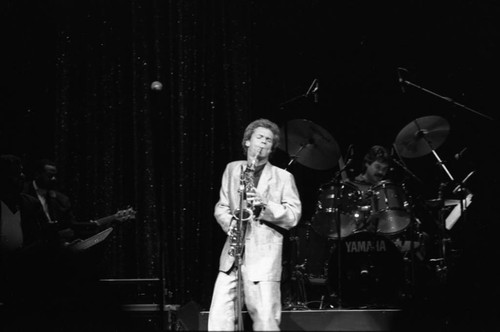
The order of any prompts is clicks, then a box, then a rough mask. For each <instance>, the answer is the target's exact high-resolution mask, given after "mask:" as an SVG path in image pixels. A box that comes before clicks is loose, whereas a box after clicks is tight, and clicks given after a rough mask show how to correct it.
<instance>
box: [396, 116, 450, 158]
mask: <svg viewBox="0 0 500 332" xmlns="http://www.w3.org/2000/svg"><path fill="white" fill-rule="evenodd" d="M449 132H450V125H449V123H448V121H447V120H446V119H444V118H442V117H440V116H437V115H429V116H424V117H421V118H418V119H415V120H413V121H412V122H410V123H408V124H407V125H406V126H405V127H404V128H403V129H402V130H401V131H400V132H399V134H398V135H397V137H396V140H395V143H394V144H395V147H396V149H397V151H398V153H399V155H401V156H402V157H405V158H417V157H422V156H425V155H426V154H428V153H431V151H432V150H436V149H437V148H438V147H440V146H441V144H443V143H444V141H445V140H446V137H447V136H448V133H449Z"/></svg>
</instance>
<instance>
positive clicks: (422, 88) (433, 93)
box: [399, 68, 495, 121]
mask: <svg viewBox="0 0 500 332" xmlns="http://www.w3.org/2000/svg"><path fill="white" fill-rule="evenodd" d="M401 69H403V68H401ZM399 81H400V82H401V83H402V84H406V85H408V86H412V87H414V88H416V89H418V90H420V91H423V92H425V93H428V94H430V95H433V96H435V97H438V98H440V99H442V100H444V101H447V102H449V103H451V104H453V105H455V106H458V107H460V108H463V109H465V110H467V111H469V112H472V113H474V114H476V115H479V116H481V117H483V118H485V119H488V120H492V121H493V120H495V119H494V118H492V117H491V116H488V115H486V114H483V113H480V112H478V111H476V110H474V109H472V108H470V107H468V106H465V105H463V104H460V103H457V102H456V101H455V100H453V99H452V98H450V97H445V96H442V95H440V94H437V93H436V92H433V91H431V90H429V89H426V88H424V87H422V86H420V85H417V84H415V83H413V82H411V81H408V80H405V79H403V78H400V79H399Z"/></svg>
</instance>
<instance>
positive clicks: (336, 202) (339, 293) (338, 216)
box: [333, 158, 352, 309]
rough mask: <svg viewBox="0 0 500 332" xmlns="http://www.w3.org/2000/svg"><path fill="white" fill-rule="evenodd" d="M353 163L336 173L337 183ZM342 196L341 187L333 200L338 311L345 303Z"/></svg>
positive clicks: (350, 160)
mask: <svg viewBox="0 0 500 332" xmlns="http://www.w3.org/2000/svg"><path fill="white" fill-rule="evenodd" d="M351 162H352V158H351V159H349V160H347V162H346V163H345V165H344V166H343V167H342V168H341V169H339V170H338V171H337V172H336V173H335V175H334V177H333V178H334V181H335V182H336V183H340V181H341V176H342V172H344V171H345V170H346V169H347V167H349V166H350V164H351ZM341 195H342V190H341V188H340V187H339V191H338V194H336V195H334V197H333V199H334V202H333V206H335V207H336V210H335V218H336V220H337V224H336V225H335V226H336V228H337V294H335V295H336V298H337V299H336V300H337V308H338V309H342V306H343V303H342V262H341V261H342V255H341V251H342V234H341V231H342V228H341V213H340V202H341V198H342V197H340V196H341Z"/></svg>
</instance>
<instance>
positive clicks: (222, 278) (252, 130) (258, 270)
mask: <svg viewBox="0 0 500 332" xmlns="http://www.w3.org/2000/svg"><path fill="white" fill-rule="evenodd" d="M279 136H280V131H279V128H278V126H277V125H276V124H275V123H273V122H271V121H269V120H267V119H258V120H255V121H253V122H252V123H250V124H249V125H248V126H247V128H246V129H245V133H244V135H243V140H242V146H243V150H244V152H245V155H246V160H239V161H233V162H230V163H229V164H227V166H226V169H225V171H224V174H223V176H222V185H221V188H220V198H219V201H218V202H217V204H216V205H215V211H214V216H215V218H216V220H217V222H218V223H219V224H220V226H221V227H222V229H223V231H224V232H225V233H227V234H228V238H227V239H226V243H225V245H224V248H223V250H222V253H221V256H220V264H219V273H218V276H217V280H216V282H215V286H214V290H213V296H212V303H211V306H210V315H209V320H208V329H209V330H210V331H231V330H234V329H235V326H236V325H235V321H236V319H237V314H238V313H237V312H235V303H236V300H237V289H238V287H237V285H238V281H237V280H238V279H237V272H238V271H237V264H235V257H234V256H235V255H230V254H229V251H230V248H231V234H232V231H233V230H234V227H235V225H236V224H237V223H238V219H237V218H238V217H239V213H236V215H235V211H236V210H237V209H239V207H240V201H241V193H240V191H239V190H238V189H239V188H240V182H241V175H242V172H244V171H245V169H247V168H248V167H249V166H251V167H250V168H251V169H252V170H253V184H254V188H255V190H250V191H248V192H246V203H248V204H249V206H251V210H252V211H253V213H252V214H251V215H252V216H251V217H250V218H249V219H248V220H247V221H244V223H245V225H246V227H245V228H246V231H245V237H244V241H243V243H244V249H243V250H244V251H243V255H242V260H241V277H242V289H243V294H242V297H244V304H245V305H246V309H247V311H248V313H249V315H250V317H251V318H252V322H253V330H254V331H277V330H279V324H280V321H281V293H280V282H281V272H282V262H281V260H282V249H283V230H289V229H291V228H292V227H294V226H296V225H297V223H298V222H299V220H300V217H301V213H302V206H301V202H300V197H299V193H298V190H297V187H296V184H295V179H294V177H293V175H292V174H291V173H289V172H287V171H286V170H283V169H281V168H279V167H276V166H273V165H272V164H271V163H270V162H269V156H270V154H271V153H272V152H273V151H274V150H275V149H276V148H277V147H278V145H279V139H280V137H279ZM244 220H245V219H244Z"/></svg>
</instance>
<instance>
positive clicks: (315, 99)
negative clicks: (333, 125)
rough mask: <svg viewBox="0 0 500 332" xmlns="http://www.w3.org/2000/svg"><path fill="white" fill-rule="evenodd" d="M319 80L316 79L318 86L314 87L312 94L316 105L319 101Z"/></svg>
mask: <svg viewBox="0 0 500 332" xmlns="http://www.w3.org/2000/svg"><path fill="white" fill-rule="evenodd" d="M318 91H319V80H318V79H316V85H315V86H314V88H313V90H312V93H313V97H314V103H315V104H317V103H318V101H319V92H318Z"/></svg>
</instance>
